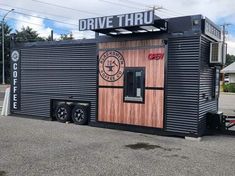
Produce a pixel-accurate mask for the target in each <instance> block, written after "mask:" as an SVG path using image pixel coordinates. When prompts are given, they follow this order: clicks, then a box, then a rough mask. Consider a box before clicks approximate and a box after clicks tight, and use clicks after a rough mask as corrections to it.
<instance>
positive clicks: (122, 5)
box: [99, 0, 143, 10]
mask: <svg viewBox="0 0 235 176" xmlns="http://www.w3.org/2000/svg"><path fill="white" fill-rule="evenodd" d="M99 1H101V2H105V3H108V4H112V5H117V6H121V7H126V8H131V9H135V10H136V9H138V10H143V9H141V8H138V7H133V6H129V5H126V4H121V3H117V2H111V1H108V0H99Z"/></svg>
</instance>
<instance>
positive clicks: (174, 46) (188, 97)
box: [165, 36, 200, 134]
mask: <svg viewBox="0 0 235 176" xmlns="http://www.w3.org/2000/svg"><path fill="white" fill-rule="evenodd" d="M199 50H200V37H199V36H195V37H187V38H186V37H184V38H183V37H182V38H171V39H169V42H168V63H167V65H168V66H167V85H166V108H165V110H166V112H165V118H166V119H165V130H166V131H168V132H177V133H195V134H197V130H198V108H199V107H198V93H199Z"/></svg>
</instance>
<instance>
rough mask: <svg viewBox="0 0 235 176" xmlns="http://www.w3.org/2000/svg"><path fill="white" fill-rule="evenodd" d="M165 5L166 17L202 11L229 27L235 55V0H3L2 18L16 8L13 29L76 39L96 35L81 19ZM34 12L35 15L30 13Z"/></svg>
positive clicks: (230, 49)
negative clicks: (69, 35) (80, 27)
mask: <svg viewBox="0 0 235 176" xmlns="http://www.w3.org/2000/svg"><path fill="white" fill-rule="evenodd" d="M153 6H156V7H160V6H161V7H163V8H162V9H161V10H158V11H156V15H158V16H160V17H162V18H169V17H175V16H185V15H195V14H202V15H204V16H206V17H208V18H210V19H211V20H213V21H214V22H215V23H216V24H218V25H221V24H224V23H229V24H231V25H230V26H228V32H229V34H228V35H227V43H228V53H230V54H234V55H235V0H200V1H199V0H177V1H172V0H67V1H65V0H1V1H0V18H2V16H3V15H4V14H5V13H6V11H7V10H10V9H12V8H14V9H15V12H13V13H10V14H9V15H8V16H7V18H6V20H7V23H8V24H9V25H10V26H11V27H12V29H13V30H20V29H21V28H22V26H30V27H31V28H33V29H34V30H36V31H38V32H39V33H40V35H41V36H42V37H47V36H49V35H50V31H51V30H52V29H53V30H54V37H55V38H58V37H59V36H60V34H61V33H71V32H72V33H73V35H74V37H75V38H84V37H86V38H89V37H93V33H92V32H79V31H78V19H81V18H89V17H97V16H107V15H115V14H123V13H130V12H138V11H144V10H149V9H150V7H153ZM29 15H31V16H29Z"/></svg>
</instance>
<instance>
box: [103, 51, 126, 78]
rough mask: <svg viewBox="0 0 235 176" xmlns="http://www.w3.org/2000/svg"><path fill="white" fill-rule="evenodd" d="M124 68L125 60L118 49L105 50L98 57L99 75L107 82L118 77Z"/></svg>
mask: <svg viewBox="0 0 235 176" xmlns="http://www.w3.org/2000/svg"><path fill="white" fill-rule="evenodd" d="M124 68H125V60H124V58H123V56H122V55H121V53H119V52H118V51H107V52H105V53H103V54H102V55H101V57H100V59H99V72H100V76H101V77H102V78H103V79H104V80H106V81H109V82H114V81H117V80H118V79H120V78H121V77H122V75H123V72H124Z"/></svg>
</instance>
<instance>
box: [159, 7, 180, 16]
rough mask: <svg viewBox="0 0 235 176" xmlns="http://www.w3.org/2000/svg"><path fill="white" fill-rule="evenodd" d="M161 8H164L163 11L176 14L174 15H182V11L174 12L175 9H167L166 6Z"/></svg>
mask: <svg viewBox="0 0 235 176" xmlns="http://www.w3.org/2000/svg"><path fill="white" fill-rule="evenodd" d="M162 10H165V11H168V12H170V13H173V14H176V15H181V16H182V15H184V14H183V13H179V12H176V11H174V10H170V9H168V8H162Z"/></svg>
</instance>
